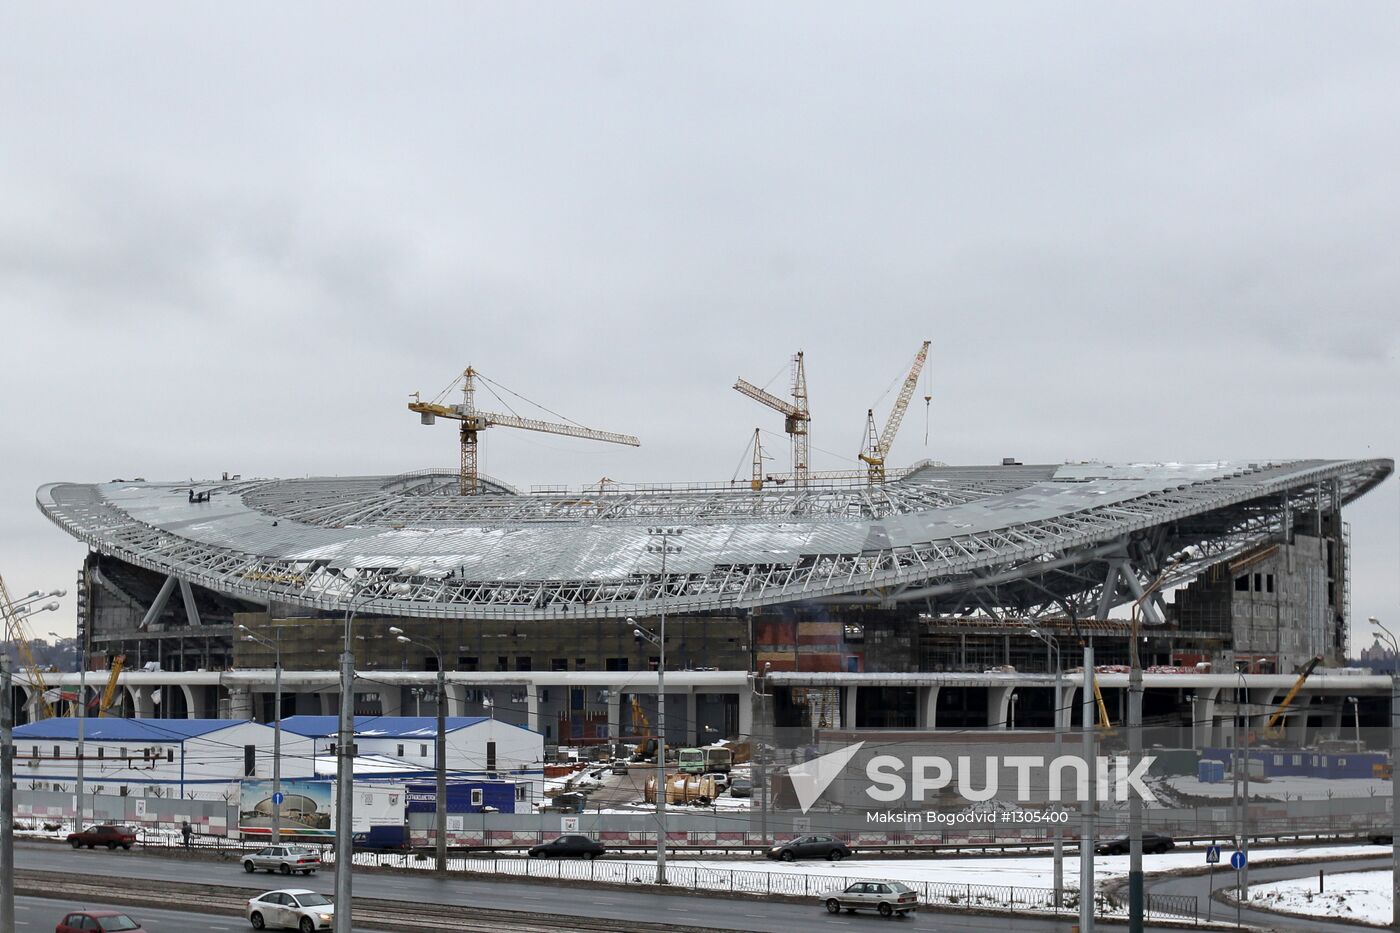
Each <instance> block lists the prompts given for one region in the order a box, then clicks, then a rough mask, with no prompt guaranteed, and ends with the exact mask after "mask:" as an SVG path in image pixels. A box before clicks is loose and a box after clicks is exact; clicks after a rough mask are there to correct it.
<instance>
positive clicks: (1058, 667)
mask: <svg viewBox="0 0 1400 933" xmlns="http://www.w3.org/2000/svg"><path fill="white" fill-rule="evenodd" d="M1031 635H1033V636H1034V637H1036V638H1039V639H1040V640H1041V641H1043V642H1045V650H1046V651H1047V652H1054V656H1055V702H1054V703H1053V704H1051V706H1052V708H1053V711H1054V715H1055V758H1056V759H1057V760H1058V759H1059V757H1060V754H1061V751H1062V745H1063V743H1064V726H1063V724H1062V722H1061V718H1060V717H1061V715H1062V711H1061V709H1060V703H1061V702H1063V700H1064V676H1065V671H1064V665H1063V664H1061V663H1060V642H1059V640H1058V639H1056V638H1055V636H1054V635H1046V634H1044V633H1042V632H1040V631H1037V630H1036V629H1031ZM1064 890H1065V831H1064V829H1063V828H1061V826H1060V823H1059V821H1058V820H1056V821H1055V910H1057V911H1058V910H1059V909H1060V905H1061V904H1062V903H1064Z"/></svg>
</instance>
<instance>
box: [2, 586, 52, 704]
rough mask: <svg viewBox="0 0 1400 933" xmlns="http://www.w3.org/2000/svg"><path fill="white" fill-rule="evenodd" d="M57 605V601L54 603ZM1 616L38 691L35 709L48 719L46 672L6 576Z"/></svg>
mask: <svg viewBox="0 0 1400 933" xmlns="http://www.w3.org/2000/svg"><path fill="white" fill-rule="evenodd" d="M40 595H41V594H39V593H31V594H30V596H31V597H37V596H40ZM54 605H55V606H56V605H57V603H55V604H54ZM0 617H3V619H4V622H5V637H6V638H7V639H8V640H9V641H11V642H13V643H14V645H15V647H16V649H17V650H18V651H19V659H20V664H22V665H23V666H24V670H25V672H26V673H27V674H28V675H29V684H30V686H31V687H33V688H34V690H35V691H37V696H38V701H37V702H36V703H35V710H36V712H37V713H38V715H39V717H40V718H42V719H48V718H50V717H51V716H53V706H52V704H50V703H49V686H48V684H46V683H44V672H43V671H42V670H40V668H39V664H38V662H37V661H35V660H34V649H33V648H32V647H31V646H30V644H29V642H30V636H29V626H28V625H26V624H25V622H24V616H23V615H21V614H20V611H19V608H18V607H17V606H16V605H15V602H14V600H13V599H11V598H10V590H9V588H8V587H6V586H5V578H4V577H0Z"/></svg>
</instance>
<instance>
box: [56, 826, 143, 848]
mask: <svg viewBox="0 0 1400 933" xmlns="http://www.w3.org/2000/svg"><path fill="white" fill-rule="evenodd" d="M135 842H136V833H135V832H133V831H132V829H131V827H130V826H116V825H113V824H111V823H103V824H102V825H100V826H89V827H88V828H87V829H85V830H83V831H82V832H79V833H69V834H68V844H69V845H70V846H72V847H73V848H75V849H79V848H82V847H83V846H87V847H88V848H89V849H91V848H93V847H94V846H106V847H107V848H109V849H115V848H116V847H117V846H121V847H122V848H123V849H130V848H131V847H132V845H133V844H134V843H135Z"/></svg>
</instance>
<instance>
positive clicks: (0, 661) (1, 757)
mask: <svg viewBox="0 0 1400 933" xmlns="http://www.w3.org/2000/svg"><path fill="white" fill-rule="evenodd" d="M60 592H61V591H57V590H56V591H54V592H53V593H51V594H47V595H52V596H56V595H59V593H60ZM43 595H45V594H39V593H30V594H29V596H28V597H27V600H28V602H31V603H32V602H33V601H34V599H35V598H42V596H43ZM57 608H58V603H57V602H51V603H47V604H45V605H43V606H39V607H37V608H33V609H27V610H19V609H17V610H16V611H15V619H14V621H16V622H18V621H19V620H20V619H22V618H25V617H27V616H30V615H34V614H35V613H38V612H49V611H52V610H55V609H57ZM7 634H9V633H7ZM13 707H14V687H13V685H12V684H11V682H10V654H9V652H8V651H0V930H13V929H15V741H14V725H15V713H14V709H13Z"/></svg>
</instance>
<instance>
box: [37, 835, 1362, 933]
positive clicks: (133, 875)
mask: <svg viewBox="0 0 1400 933" xmlns="http://www.w3.org/2000/svg"><path fill="white" fill-rule="evenodd" d="M15 864H16V867H17V868H23V869H35V870H46V871H52V872H56V873H62V874H71V875H88V876H99V877H105V878H111V879H121V878H129V879H141V878H160V879H162V880H167V881H184V882H192V883H202V884H218V885H226V886H230V887H244V888H247V889H248V890H249V891H266V890H272V889H274V888H277V887H285V886H286V884H287V882H286V881H285V880H284V879H282V878H281V876H273V875H247V874H245V873H244V872H243V870H242V868H241V867H239V864H238V863H237V862H236V861H228V862H223V861H206V860H204V859H202V858H190V859H182V858H180V854H179V853H178V852H172V853H171V854H170V855H158V854H147V853H144V852H140V851H134V852H122V851H117V852H105V851H92V852H88V851H86V850H82V851H74V850H70V849H66V848H62V847H59V846H56V845H46V844H43V843H20V844H18V845H16V846H15ZM295 884H296V886H297V887H306V888H309V889H311V890H314V891H320V892H322V893H324V894H328V895H329V894H332V893H333V887H334V883H333V877H332V873H331V872H329V871H327V872H323V873H318V874H316V875H312V876H311V877H309V878H303V877H299V878H297V879H296V880H295ZM354 893H355V894H356V895H360V896H364V897H373V898H382V899H385V900H394V901H410V902H414V903H419V904H423V905H425V906H424V907H423V909H424V910H425V911H431V910H432V907H431V906H430V905H432V904H459V905H465V906H476V907H480V908H486V909H493V910H505V911H511V910H514V911H519V912H523V913H544V914H558V915H562V916H583V917H593V918H600V919H611V920H616V921H617V928H618V929H619V930H626V929H627V927H628V924H629V922H638V921H645V922H652V923H673V924H683V925H688V926H697V927H709V928H711V929H718V930H744V931H754V933H792V931H793V930H794V929H801V930H803V931H804V933H807V931H810V930H813V929H816V930H823V931H829V933H845V931H856V930H860V929H862V928H864V927H866V926H868V925H870V924H876V926H875V929H877V930H889V929H899V930H911V931H912V930H940V931H943V930H951V931H960V930H961V931H971V930H995V931H1006V930H1016V931H1023V930H1024V931H1028V933H1030V931H1035V933H1040V931H1044V933H1051V931H1053V933H1066V931H1068V930H1069V928H1070V925H1071V923H1072V922H1073V921H1072V919H1071V918H1068V917H1066V918H1062V919H1059V920H1049V919H1041V918H1035V917H1000V916H998V917H979V916H972V915H968V914H963V913H959V912H956V911H954V912H946V913H944V912H940V913H935V912H932V911H928V912H924V913H920V914H917V915H916V916H914V917H910V918H906V919H903V920H897V921H894V920H885V919H884V918H882V917H880V916H878V915H876V914H840V915H837V916H832V915H830V914H828V913H827V912H826V911H825V909H824V908H823V907H822V906H821V904H820V902H819V901H818V900H817V899H815V898H814V899H813V900H812V903H811V904H793V903H788V902H785V901H770V900H763V899H760V898H729V897H718V896H708V897H706V896H699V895H693V894H658V893H655V892H654V891H641V890H629V889H627V888H621V887H619V888H601V887H599V888H594V887H573V886H568V887H566V886H555V885H549V884H543V883H531V882H514V881H495V880H484V879H481V878H479V877H474V878H471V879H464V878H461V877H453V878H448V879H447V880H438V879H436V878H434V877H432V876H431V875H429V874H427V873H424V876H423V877H419V876H418V875H405V874H392V873H380V872H371V871H357V872H356V873H355V879H354ZM60 912H61V911H60ZM133 915H134V914H133ZM138 919H144V917H142V918H138ZM218 922H219V923H221V924H229V923H232V924H233V928H234V929H240V928H241V926H240V924H239V922H238V921H237V919H236V918H229V917H222V918H219V920H218ZM887 924H897V926H888V925H887ZM34 929H36V930H37V929H39V927H35V928H34ZM185 929H189V927H188V926H186V927H185ZM1149 929H1150V930H1158V929H1161V930H1165V929H1166V928H1152V927H1149ZM1352 933H1354V929H1353V931H1352Z"/></svg>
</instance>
